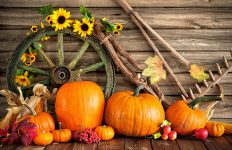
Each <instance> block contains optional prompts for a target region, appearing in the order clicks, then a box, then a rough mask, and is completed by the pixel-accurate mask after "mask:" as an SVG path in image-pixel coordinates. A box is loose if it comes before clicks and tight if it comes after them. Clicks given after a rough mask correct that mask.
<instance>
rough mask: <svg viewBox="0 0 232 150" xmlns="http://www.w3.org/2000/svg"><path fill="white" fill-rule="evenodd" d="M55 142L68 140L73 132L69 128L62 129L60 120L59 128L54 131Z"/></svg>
mask: <svg viewBox="0 0 232 150" xmlns="http://www.w3.org/2000/svg"><path fill="white" fill-rule="evenodd" d="M52 135H53V141H54V142H68V141H69V140H70V139H71V137H72V133H71V131H70V130H69V129H62V125H61V122H59V129H58V130H54V131H53V132H52Z"/></svg>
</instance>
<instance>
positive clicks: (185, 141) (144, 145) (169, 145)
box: [0, 135, 232, 150]
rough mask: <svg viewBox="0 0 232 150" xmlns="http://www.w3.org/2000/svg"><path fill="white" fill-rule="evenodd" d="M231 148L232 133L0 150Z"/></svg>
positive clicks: (226, 149)
mask: <svg viewBox="0 0 232 150" xmlns="http://www.w3.org/2000/svg"><path fill="white" fill-rule="evenodd" d="M15 149H16V150H21V149H23V150H32V149H33V150H43V149H45V150H123V149H125V150H160V149H162V150H207V149H208V150H232V135H224V136H223V137H217V138H215V137H209V138H208V139H207V140H205V141H201V140H194V139H193V138H192V137H186V138H178V139H177V140H176V141H170V140H168V141H163V140H152V139H145V138H128V137H116V138H114V139H113V140H110V141H101V142H100V143H99V144H82V143H63V144H58V143H53V144H51V145H48V146H46V147H43V146H35V145H30V146H22V145H20V146H19V145H10V146H5V147H1V148H0V150H15Z"/></svg>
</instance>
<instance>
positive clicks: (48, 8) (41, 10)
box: [36, 5, 53, 18]
mask: <svg viewBox="0 0 232 150" xmlns="http://www.w3.org/2000/svg"><path fill="white" fill-rule="evenodd" d="M36 11H37V12H38V13H39V14H41V15H42V16H43V18H46V16H48V15H51V14H52V11H53V8H52V5H47V6H42V7H40V8H38V9H36Z"/></svg>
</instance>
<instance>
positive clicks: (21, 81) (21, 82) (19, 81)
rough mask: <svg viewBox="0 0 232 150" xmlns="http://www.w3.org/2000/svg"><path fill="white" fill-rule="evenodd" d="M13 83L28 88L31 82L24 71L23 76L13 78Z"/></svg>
mask: <svg viewBox="0 0 232 150" xmlns="http://www.w3.org/2000/svg"><path fill="white" fill-rule="evenodd" d="M15 82H16V83H17V84H19V85H21V86H28V85H30V84H31V81H30V80H29V78H28V71H25V73H24V74H23V75H19V76H16V77H15Z"/></svg>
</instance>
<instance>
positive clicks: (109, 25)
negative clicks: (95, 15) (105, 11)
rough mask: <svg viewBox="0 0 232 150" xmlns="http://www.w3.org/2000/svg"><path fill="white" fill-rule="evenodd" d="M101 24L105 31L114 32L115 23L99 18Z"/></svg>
mask: <svg viewBox="0 0 232 150" xmlns="http://www.w3.org/2000/svg"><path fill="white" fill-rule="evenodd" d="M101 22H102V24H103V25H104V27H105V30H106V32H114V30H115V25H114V24H113V23H111V22H109V21H107V20H106V19H101Z"/></svg>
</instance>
